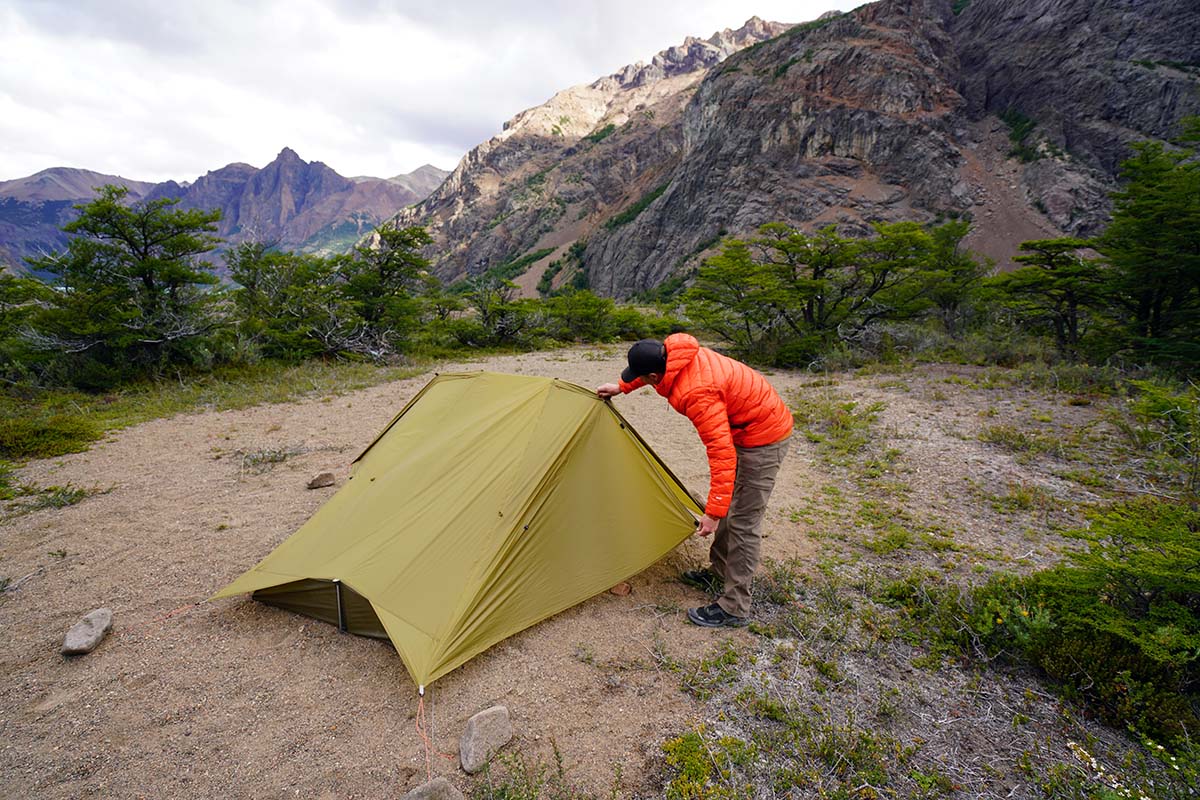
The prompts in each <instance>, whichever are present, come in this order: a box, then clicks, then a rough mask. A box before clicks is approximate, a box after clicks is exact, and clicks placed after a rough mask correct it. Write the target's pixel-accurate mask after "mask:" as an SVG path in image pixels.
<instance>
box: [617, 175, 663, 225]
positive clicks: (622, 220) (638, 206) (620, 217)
mask: <svg viewBox="0 0 1200 800" xmlns="http://www.w3.org/2000/svg"><path fill="white" fill-rule="evenodd" d="M668 186H670V183H669V182H668V183H664V184H663V185H662V186H659V187H658V188H656V189H654V190H653V191H651V192H647V193H646V194H644V195H642V198H641V199H640V200H638V201H637V202H636V203H634V204H633V205H631V206H629V208H627V209H625V210H624V211H622V212H621V213H620V214H617V215H616V216H614V217H611V218H609V220H608V221H607V222H605V223H604V227H606V228H608V229H609V230H612V229H613V228H618V227H620V226H622V225H625V224H627V223H630V222H633V221H634V220H635V219H637V216H638V214H641V213H642V212H643V211H645V210H646V207H647V206H648V205H650V204H651V203H653V202H654V201H655V200H657V199H658V198H659V195H661V194H662V193H663V192H665V191H666V190H667V187H668Z"/></svg>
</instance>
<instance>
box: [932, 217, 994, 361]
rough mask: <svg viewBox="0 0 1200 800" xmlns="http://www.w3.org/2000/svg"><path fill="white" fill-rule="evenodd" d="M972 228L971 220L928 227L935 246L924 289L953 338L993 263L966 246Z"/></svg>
mask: <svg viewBox="0 0 1200 800" xmlns="http://www.w3.org/2000/svg"><path fill="white" fill-rule="evenodd" d="M970 230H971V224H970V223H969V222H966V221H954V222H947V223H945V224H944V225H938V226H937V227H934V228H931V229H930V231H929V234H930V236H931V237H932V239H933V249H932V251H931V253H930V258H929V263H928V264H927V265H926V267H925V276H924V278H923V283H924V288H923V290H922V291H923V293H924V295H925V296H926V297H927V298H928V299H929V301H930V303H932V305H933V308H934V309H935V311H936V314H937V318H938V320H939V321H940V322H941V323H942V327H943V328H944V329H945V331H946V333H947V334H949V335H950V336H951V337H952V338H957V337H958V336H959V335H960V333H961V332H962V330H963V328H964V326H965V324H966V322H967V319H968V314H969V311H970V306H971V301H972V298H973V297H974V296H975V294H976V292H977V290H978V289H979V288H980V286H981V285H982V283H983V279H984V278H985V277H986V276H987V274H988V273H989V272H990V271H991V270H992V267H993V266H994V265H993V263H992V262H991V261H990V260H984V261H979V260H977V259H976V257H975V255H974V254H973V253H972V252H971V251H969V250H967V249H966V248H964V247H963V245H962V242H963V239H965V238H966V236H967V234H968V233H969V232H970Z"/></svg>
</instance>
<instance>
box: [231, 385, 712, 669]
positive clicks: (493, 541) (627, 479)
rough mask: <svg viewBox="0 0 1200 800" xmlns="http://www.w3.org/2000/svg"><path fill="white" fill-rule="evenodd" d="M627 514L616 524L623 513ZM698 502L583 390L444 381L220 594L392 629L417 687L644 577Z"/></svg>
mask: <svg viewBox="0 0 1200 800" xmlns="http://www.w3.org/2000/svg"><path fill="white" fill-rule="evenodd" d="M615 506H619V507H621V509H622V514H621V520H622V523H621V525H612V524H611V523H610V520H611V519H612V518H613V516H612V508H613V507H615ZM701 513H702V512H701V509H700V507H699V505H698V504H697V503H696V501H695V499H694V498H693V497H692V495H691V494H690V493H689V492H688V490H687V489H686V487H684V486H683V484H682V483H680V481H679V480H678V478H676V477H675V476H674V475H673V474H672V473H671V472H670V470H669V469H668V468H667V466H666V465H665V464H664V463H663V462H662V460H661V459H659V458H658V456H657V455H655V454H654V452H653V451H652V450H651V449H650V447H649V446H648V445H647V444H646V442H645V441H644V440H643V439H642V438H641V437H640V436H638V435H637V433H636V431H634V430H633V428H632V426H630V425H629V423H628V422H627V421H626V420H625V419H624V418H622V417H621V415H620V414H619V413H618V412H617V410H616V409H615V408H614V407H613V406H612V405H611V404H610V403H607V402H604V401H602V400H600V399H599V398H598V397H597V396H596V394H595V393H594V392H593V391H591V390H588V389H584V388H583V387H580V386H576V385H574V384H571V383H566V382H564V381H560V380H556V379H552V378H540V377H530V376H521V375H504V374H498V373H490V372H473V373H446V374H440V375H437V376H436V377H434V379H433V380H431V381H430V382H429V383H428V384H426V386H424V387H423V388H422V389H421V390H420V391H419V392H417V394H416V395H415V396H414V397H413V398H412V400H410V401H409V402H408V403H407V404H405V406H404V407H403V408H402V410H401V411H400V413H399V414H397V415H396V416H395V417H393V418H392V420H391V421H390V422H389V423H388V425H387V426H386V427H385V428H384V429H383V431H382V432H380V434H379V435H378V436H376V437H375V439H374V440H373V441H372V442H371V443H370V444H369V445H368V446H367V447H366V449H364V450H363V451H362V453H360V454H359V456H358V457H357V458H356V459H355V460H354V462H353V464H352V467H351V480H349V481H347V482H346V484H345V485H344V486H343V487H342V488H341V489H339V490H338V492H337V493H336V494H335V495H334V496H333V497H331V498H330V499H329V500H328V501H327V502H326V503H325V504H324V505H323V506H321V508H319V509H318V510H317V511H316V513H314V514H313V515H312V517H311V518H310V519H309V520H308V521H307V522H306V523H304V525H302V526H301V527H300V528H299V529H298V530H297V531H296V532H295V533H293V534H292V535H291V536H290V537H288V538H287V539H286V540H285V541H284V542H282V543H281V544H280V545H279V546H278V547H276V548H275V549H274V550H273V551H272V552H271V553H269V554H268V555H267V556H266V557H265V558H263V559H262V561H261V562H259V563H258V564H257V565H256V566H254V567H252V568H251V569H250V570H248V571H247V572H245V573H244V574H243V575H241V576H240V577H238V578H237V579H236V580H235V581H233V582H232V583H230V584H229V585H228V586H226V587H225V588H223V589H222V590H221V591H220V592H218V593H217V595H216V597H228V596H231V595H235V594H240V593H243V592H252V593H253V596H254V597H255V599H259V600H261V601H263V602H264V603H269V604H271V605H275V606H279V607H282V608H287V609H290V610H293V611H296V612H298V613H302V614H307V615H309V616H313V617H316V618H318V619H323V620H325V621H331V620H332V622H333V624H337V621H338V617H337V613H338V609H337V601H336V596H335V594H334V591H333V585H332V581H333V580H334V579H336V580H338V581H340V582H341V586H342V591H343V609H342V610H343V614H344V616H345V623H346V627H347V629H348V630H349V631H350V632H352V633H361V634H363V635H368V636H372V635H373V636H379V637H386V638H388V639H389V640H390V641H391V642H392V644H393V645H394V646H395V648H396V650H397V652H398V653H399V655H400V658H401V660H402V661H403V663H404V665H405V667H406V669H407V670H408V672H409V674H410V675H411V676H412V678H413V680H414V682H415V683H417V684H418V685H428V684H430V683H432V682H433V681H434V680H436V679H437V678H439V677H441V676H442V675H445V674H446V673H447V672H449V671H451V670H453V669H455V668H456V667H458V666H460V665H462V664H463V663H465V662H466V661H468V660H469V659H471V658H472V657H474V656H475V655H478V654H479V653H481V652H483V651H484V650H486V649H487V648H489V647H491V646H492V645H494V644H496V643H497V642H499V641H502V640H503V639H505V638H507V637H509V636H511V635H513V634H515V633H517V632H518V631H521V630H524V629H525V628H527V627H529V626H531V625H535V624H537V623H538V622H540V621H542V620H544V619H546V618H547V617H550V616H553V615H554V614H557V613H559V612H561V611H563V610H565V609H567V608H570V607H571V606H573V605H576V604H578V603H580V602H582V601H583V600H586V599H587V598H589V597H592V596H593V595H596V594H599V593H601V592H603V591H605V590H606V589H608V588H609V587H610V586H613V585H615V584H617V583H620V582H621V581H625V580H628V579H629V578H631V577H632V576H634V575H636V574H637V573H639V572H641V571H642V570H644V569H646V568H647V567H648V566H650V565H651V564H653V563H654V562H655V561H657V560H658V559H659V558H661V557H662V556H664V555H665V554H666V553H668V552H670V551H671V550H672V549H673V548H675V547H676V546H677V545H678V544H679V543H680V542H682V541H683V540H684V539H686V538H687V536H688V535H690V534H691V533H692V531H693V530H694V528H695V521H696V519H697V518H698V517H699V516H700V514H701Z"/></svg>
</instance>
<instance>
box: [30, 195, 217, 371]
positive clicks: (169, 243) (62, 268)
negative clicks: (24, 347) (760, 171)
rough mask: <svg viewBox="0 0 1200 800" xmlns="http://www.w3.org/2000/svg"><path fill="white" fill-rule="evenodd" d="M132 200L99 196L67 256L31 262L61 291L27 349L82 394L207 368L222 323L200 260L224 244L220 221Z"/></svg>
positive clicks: (170, 203) (211, 278)
mask: <svg viewBox="0 0 1200 800" xmlns="http://www.w3.org/2000/svg"><path fill="white" fill-rule="evenodd" d="M127 193H128V192H127V190H126V189H124V188H122V187H118V186H104V187H101V188H100V190H99V196H98V197H97V198H96V199H95V200H93V201H92V202H90V203H87V204H85V205H81V206H76V208H78V209H79V212H80V215H79V218H78V219H76V220H74V221H73V222H69V223H67V224H66V225H64V226H63V230H64V231H66V232H67V233H70V234H72V235H73V236H72V238H71V240H70V242H69V243H68V245H67V250H66V252H65V253H54V254H51V255H49V256H45V257H43V258H38V259H31V260H30V262H29V263H30V264H31V265H32V266H33V267H34V268H35V269H38V270H42V271H44V272H47V273H49V274H51V275H53V276H55V281H54V285H55V288H56V289H57V291H56V292H54V294H53V297H52V298H51V300H50V302H49V304H48V307H47V308H45V309H43V311H42V312H41V313H39V314H37V315H36V316H35V317H34V318H33V320H32V321H31V324H32V333H31V335H30V336H29V337H28V338H29V341H30V344H31V345H32V346H33V347H34V348H35V349H37V350H40V351H41V352H42V353H43V354H46V355H51V354H53V355H57V356H61V358H62V359H64V360H65V362H66V366H67V368H68V373H67V374H68V377H69V378H70V379H71V380H72V381H73V382H75V383H76V384H77V385H80V386H82V387H85V388H103V387H105V386H108V385H111V384H112V383H114V382H115V381H118V380H120V379H122V378H124V377H129V376H131V375H136V374H158V373H159V372H161V370H162V369H163V368H164V367H166V366H167V365H169V364H172V363H195V362H199V361H204V360H206V359H208V358H210V357H211V354H210V353H208V352H207V351H206V348H205V347H204V345H205V340H206V338H207V337H209V336H210V335H211V334H212V333H213V332H214V330H215V329H216V328H217V327H218V326H219V325H220V324H221V322H222V319H221V316H220V315H219V314H218V313H216V300H217V295H216V294H215V293H213V292H212V291H210V288H211V287H213V286H215V285H216V284H217V283H218V281H217V278H216V276H215V275H213V273H212V272H211V264H209V263H208V262H206V261H203V260H201V257H202V256H203V255H204V254H205V253H208V252H209V251H211V250H212V249H213V248H214V247H216V246H217V244H218V243H219V242H220V240H219V239H217V238H216V237H215V236H214V235H213V234H214V233H215V232H216V225H215V223H216V222H217V220H219V219H220V216H221V214H220V211H202V210H198V209H186V210H185V209H178V208H175V205H176V203H177V202H178V201H177V200H171V199H165V198H164V199H161V200H152V201H149V202H139V203H133V204H127V203H125V202H124V201H125V197H126V195H127Z"/></svg>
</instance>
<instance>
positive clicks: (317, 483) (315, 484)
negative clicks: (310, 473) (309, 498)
mask: <svg viewBox="0 0 1200 800" xmlns="http://www.w3.org/2000/svg"><path fill="white" fill-rule="evenodd" d="M334 482H335V479H334V477H333V473H332V472H322V473H321V474H320V475H318V476H317V477H315V478H313V479H312V480H311V481H309V482H308V488H310V489H324V488H325V487H326V486H333V484H334Z"/></svg>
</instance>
